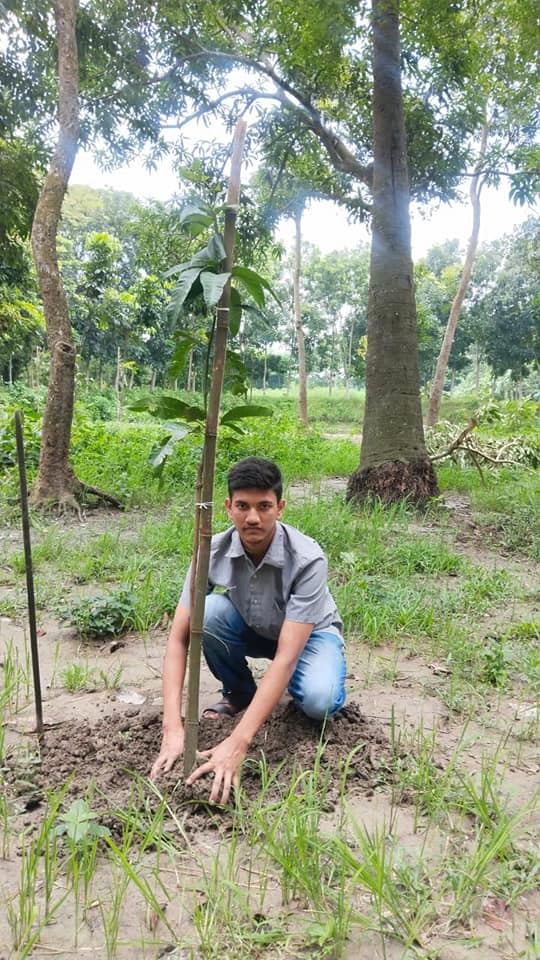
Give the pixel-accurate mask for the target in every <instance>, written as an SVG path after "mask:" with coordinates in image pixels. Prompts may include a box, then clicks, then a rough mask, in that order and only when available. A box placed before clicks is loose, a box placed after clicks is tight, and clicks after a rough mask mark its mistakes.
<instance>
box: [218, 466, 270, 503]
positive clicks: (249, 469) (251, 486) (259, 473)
mask: <svg viewBox="0 0 540 960" xmlns="http://www.w3.org/2000/svg"><path fill="white" fill-rule="evenodd" d="M227 486H228V490H229V497H230V498H232V495H233V493H234V492H235V490H273V491H274V493H275V494H276V497H277V498H278V502H279V501H280V500H281V496H282V493H283V478H282V476H281V470H280V469H279V467H278V466H277V464H275V463H273V462H272V460H265V459H264V457H246V458H245V460H240V462H239V463H235V465H234V467H231V469H230V470H229V472H228V474H227Z"/></svg>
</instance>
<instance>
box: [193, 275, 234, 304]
mask: <svg viewBox="0 0 540 960" xmlns="http://www.w3.org/2000/svg"><path fill="white" fill-rule="evenodd" d="M229 277H230V273H208V272H207V271H204V272H203V273H201V274H200V281H201V286H202V289H203V297H204V299H205V302H206V306H207V307H209V308H210V307H215V306H216V304H217V303H219V299H220V297H221V294H222V293H223V288H224V287H225V284H226V283H227V280H228V279H229Z"/></svg>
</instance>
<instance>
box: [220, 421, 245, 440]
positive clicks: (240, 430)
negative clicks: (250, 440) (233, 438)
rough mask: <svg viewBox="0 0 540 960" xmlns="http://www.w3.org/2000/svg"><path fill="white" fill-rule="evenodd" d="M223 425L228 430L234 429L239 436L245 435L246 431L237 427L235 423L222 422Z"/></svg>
mask: <svg viewBox="0 0 540 960" xmlns="http://www.w3.org/2000/svg"><path fill="white" fill-rule="evenodd" d="M223 426H224V427H228V429H229V430H234V432H235V433H239V434H240V436H241V437H245V435H246V431H245V430H242V427H239V426H238V424H236V423H224V424H223Z"/></svg>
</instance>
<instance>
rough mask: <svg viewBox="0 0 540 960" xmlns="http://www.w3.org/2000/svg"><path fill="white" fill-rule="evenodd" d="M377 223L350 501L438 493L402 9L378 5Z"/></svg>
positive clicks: (384, 0) (378, 1) (380, 0)
mask: <svg viewBox="0 0 540 960" xmlns="http://www.w3.org/2000/svg"><path fill="white" fill-rule="evenodd" d="M372 30H373V159H374V162H373V221H372V241H371V270H370V281H369V300H368V348H367V357H366V414H365V419H364V431H363V435H362V449H361V455H360V464H361V466H360V468H359V469H358V470H357V471H356V472H355V473H354V474H353V475H352V476H351V478H350V479H349V484H348V487H347V498H348V499H349V500H351V499H352V500H358V499H362V498H364V497H365V496H366V495H377V496H379V497H381V499H383V500H385V501H389V500H390V501H391V500H394V499H397V498H399V497H400V496H401V497H403V496H406V497H408V498H409V500H410V501H412V502H414V503H421V502H423V501H425V500H426V499H427V498H429V497H432V496H434V495H435V494H436V493H437V480H436V477H435V472H434V470H433V467H432V464H431V460H430V459H429V457H428V455H427V450H426V446H425V442H424V431H423V425H422V408H421V404H420V376H419V370H418V340H417V329H416V305H415V299H414V282H413V265H412V256H411V229H410V218H409V179H408V171H407V140H406V134H405V117H404V111H403V98H402V90H401V71H400V55H401V50H400V39H399V2H398V0H373V3H372Z"/></svg>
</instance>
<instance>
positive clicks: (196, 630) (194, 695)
mask: <svg viewBox="0 0 540 960" xmlns="http://www.w3.org/2000/svg"><path fill="white" fill-rule="evenodd" d="M246 130H247V124H246V123H245V121H244V120H239V121H238V123H237V125H236V129H235V132H234V139H233V147H232V158H231V174H230V179H229V190H228V193H227V201H226V210H225V229H224V234H223V242H224V245H225V254H226V257H225V263H224V265H223V269H224V271H229V272H230V271H231V270H232V266H233V255H234V237H235V230H236V215H237V211H238V204H239V200H240V169H241V166H242V154H243V151H244V141H245V137H246ZM230 303H231V285H230V281H229V282H228V283H227V284H226V285H225V287H224V290H223V294H222V296H221V299H220V301H219V303H218V306H217V317H216V335H215V345H214V362H213V368H212V381H211V385H210V396H209V401H208V413H207V417H206V432H205V437H204V449H203V463H204V466H203V476H202V488H201V498H200V502H199V503H197V504H196V511H197V514H198V521H199V543H198V550H197V558H196V567H197V575H196V579H195V584H194V590H193V596H192V598H191V616H190V641H189V662H188V692H187V709H186V724H185V746H184V775H185V776H186V777H187V776H188V775H189V773H190V772H191V770H192V769H193V766H194V764H195V757H196V753H197V740H198V732H199V681H200V669H201V646H202V632H203V622H204V603H205V599H206V590H207V584H208V567H209V564H210V544H211V540H212V499H213V496H214V468H215V461H216V443H217V431H218V422H219V407H220V401H221V391H222V388H223V376H224V372H225V359H226V350H227V335H228V333H229V308H230ZM194 562H195V550H194Z"/></svg>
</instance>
